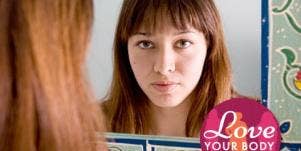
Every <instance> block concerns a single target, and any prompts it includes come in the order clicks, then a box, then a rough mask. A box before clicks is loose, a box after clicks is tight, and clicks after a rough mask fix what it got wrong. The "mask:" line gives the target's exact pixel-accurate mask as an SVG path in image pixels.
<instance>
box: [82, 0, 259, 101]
mask: <svg viewBox="0 0 301 151" xmlns="http://www.w3.org/2000/svg"><path fill="white" fill-rule="evenodd" d="M215 2H216V5H217V7H218V9H219V12H220V14H221V18H222V22H223V28H224V32H225V38H226V44H227V48H228V52H229V55H230V61H231V65H232V73H233V82H234V83H233V84H234V86H235V89H236V90H237V91H238V92H239V93H240V94H242V95H245V96H251V97H257V98H261V94H260V93H261V88H260V87H261V85H260V84H261V81H260V79H261V38H260V36H261V34H260V32H261V10H260V8H261V1H249V0H227V1H224V0H215ZM94 4H95V22H94V28H93V35H92V43H91V46H90V52H89V55H88V59H87V64H88V76H89V78H90V80H91V83H92V86H93V90H94V92H95V94H96V96H97V98H98V99H101V98H102V97H104V95H105V94H106V92H107V90H108V88H109V86H110V82H111V76H112V62H113V61H112V43H113V39H114V31H115V26H116V22H117V17H118V15H119V10H120V7H121V4H122V0H116V1H105V0H97V1H94Z"/></svg>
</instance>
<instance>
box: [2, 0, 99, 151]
mask: <svg viewBox="0 0 301 151" xmlns="http://www.w3.org/2000/svg"><path fill="white" fill-rule="evenodd" d="M0 16H1V21H0V71H1V75H0V150H1V151H5V150H7V151H16V150H22V151H34V150H43V151H47V150H97V148H98V149H104V148H103V147H104V146H103V145H97V141H98V140H100V141H103V138H99V139H98V138H97V137H96V133H95V132H96V131H103V130H104V126H103V125H102V124H103V123H102V122H103V119H102V116H101V113H100V112H99V109H98V107H97V106H95V102H92V101H94V100H95V99H94V97H93V95H92V94H91V93H90V90H89V87H88V85H87V84H88V83H87V82H86V81H85V79H84V75H83V72H82V71H83V64H84V61H85V54H86V49H87V45H88V42H89V37H90V31H91V26H92V21H93V3H92V0H36V1H32V0H0ZM102 143H103V142H102Z"/></svg>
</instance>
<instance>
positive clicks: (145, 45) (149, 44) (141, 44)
mask: <svg viewBox="0 0 301 151" xmlns="http://www.w3.org/2000/svg"><path fill="white" fill-rule="evenodd" d="M137 45H138V47H139V48H142V49H151V48H154V44H153V43H152V42H151V41H146V40H145V41H139V42H138V44H137Z"/></svg>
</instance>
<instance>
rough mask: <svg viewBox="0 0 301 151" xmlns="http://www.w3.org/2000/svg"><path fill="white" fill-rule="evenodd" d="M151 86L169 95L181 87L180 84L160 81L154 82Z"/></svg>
mask: <svg viewBox="0 0 301 151" xmlns="http://www.w3.org/2000/svg"><path fill="white" fill-rule="evenodd" d="M151 85H152V87H153V88H155V89H156V90H157V91H159V92H161V93H168V92H172V91H173V90H174V89H175V88H176V87H177V86H178V85H179V83H177V82H173V81H158V82H153V83H152V84H151Z"/></svg>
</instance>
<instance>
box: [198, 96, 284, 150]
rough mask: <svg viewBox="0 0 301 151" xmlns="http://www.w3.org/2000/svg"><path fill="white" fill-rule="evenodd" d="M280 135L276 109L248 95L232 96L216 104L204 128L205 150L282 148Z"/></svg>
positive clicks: (203, 143) (202, 137)
mask: <svg viewBox="0 0 301 151" xmlns="http://www.w3.org/2000/svg"><path fill="white" fill-rule="evenodd" d="M280 138H281V136H280V129H279V125H278V122H277V120H276V118H275V117H274V116H273V113H272V112H271V111H269V110H268V109H267V108H265V107H264V106H262V105H261V104H260V103H258V102H256V101H255V100H251V99H245V98H237V99H231V100H228V101H225V102H223V103H221V104H219V105H217V106H216V107H215V108H213V109H212V110H211V111H210V112H209V114H208V116H207V118H206V120H205V121H204V123H203V127H202V129H201V132H200V142H201V148H202V150H205V151H258V150H260V151H278V150H279V149H280Z"/></svg>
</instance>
